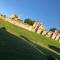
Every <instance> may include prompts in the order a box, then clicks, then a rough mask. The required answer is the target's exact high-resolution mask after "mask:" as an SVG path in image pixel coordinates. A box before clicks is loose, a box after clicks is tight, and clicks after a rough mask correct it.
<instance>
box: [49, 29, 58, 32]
mask: <svg viewBox="0 0 60 60" xmlns="http://www.w3.org/2000/svg"><path fill="white" fill-rule="evenodd" d="M55 30H57V28H51V29H50V30H49V31H52V32H55Z"/></svg>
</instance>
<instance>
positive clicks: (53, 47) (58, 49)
mask: <svg viewBox="0 0 60 60" xmlns="http://www.w3.org/2000/svg"><path fill="white" fill-rule="evenodd" d="M49 48H51V49H53V50H55V51H57V52H58V53H60V48H57V47H56V46H52V45H49Z"/></svg>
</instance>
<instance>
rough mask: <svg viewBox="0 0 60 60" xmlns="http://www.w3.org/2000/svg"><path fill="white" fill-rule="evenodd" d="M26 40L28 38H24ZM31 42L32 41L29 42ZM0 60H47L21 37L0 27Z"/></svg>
mask: <svg viewBox="0 0 60 60" xmlns="http://www.w3.org/2000/svg"><path fill="white" fill-rule="evenodd" d="M26 40H28V39H27V38H26ZM30 43H32V42H30ZM0 60H48V59H47V58H46V56H45V55H44V54H42V53H41V52H39V51H38V50H37V49H36V48H34V47H33V46H32V45H30V44H29V43H27V42H26V41H25V40H24V39H23V38H21V37H17V36H15V35H13V34H11V33H9V32H8V31H7V30H6V29H5V28H4V27H2V28H0Z"/></svg>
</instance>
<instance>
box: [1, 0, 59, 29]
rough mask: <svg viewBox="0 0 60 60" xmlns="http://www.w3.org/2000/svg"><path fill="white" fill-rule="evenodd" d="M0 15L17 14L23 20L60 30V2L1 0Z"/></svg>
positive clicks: (49, 0)
mask: <svg viewBox="0 0 60 60" xmlns="http://www.w3.org/2000/svg"><path fill="white" fill-rule="evenodd" d="M0 13H3V14H5V15H7V16H10V15H11V14H13V13H16V14H17V15H18V16H19V17H20V18H21V19H25V18H31V19H33V20H38V21H40V22H41V23H43V24H44V25H45V27H46V29H50V28H57V29H60V0H1V1H0Z"/></svg>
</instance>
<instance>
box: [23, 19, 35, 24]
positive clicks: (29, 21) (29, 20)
mask: <svg viewBox="0 0 60 60" xmlns="http://www.w3.org/2000/svg"><path fill="white" fill-rule="evenodd" d="M34 22H35V21H32V20H31V19H29V18H27V19H25V20H24V23H27V24H29V25H33V24H34Z"/></svg>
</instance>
